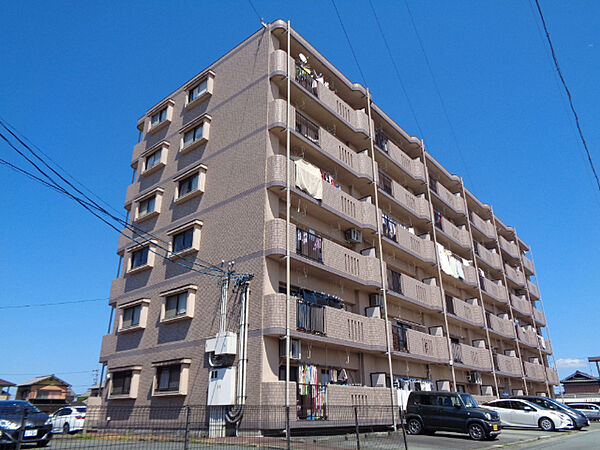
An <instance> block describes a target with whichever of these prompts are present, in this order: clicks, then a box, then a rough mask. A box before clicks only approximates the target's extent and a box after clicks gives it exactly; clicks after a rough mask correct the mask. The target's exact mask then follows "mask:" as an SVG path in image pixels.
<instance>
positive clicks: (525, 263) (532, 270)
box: [521, 255, 535, 275]
mask: <svg viewBox="0 0 600 450" xmlns="http://www.w3.org/2000/svg"><path fill="white" fill-rule="evenodd" d="M521 256H522V258H521V261H523V267H524V268H525V272H527V273H528V275H533V274H534V273H535V268H534V267H533V261H531V260H530V259H529V258H528V257H527V256H525V255H521Z"/></svg>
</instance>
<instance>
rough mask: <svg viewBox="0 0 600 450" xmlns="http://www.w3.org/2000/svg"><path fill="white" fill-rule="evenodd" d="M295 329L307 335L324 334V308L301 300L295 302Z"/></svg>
mask: <svg viewBox="0 0 600 450" xmlns="http://www.w3.org/2000/svg"><path fill="white" fill-rule="evenodd" d="M296 305H297V307H296V327H297V328H298V330H301V331H306V332H308V333H315V334H323V335H324V334H325V307H324V306H321V305H314V304H312V303H308V302H306V301H303V300H297V302H296Z"/></svg>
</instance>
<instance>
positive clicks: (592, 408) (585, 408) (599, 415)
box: [567, 403, 600, 420]
mask: <svg viewBox="0 0 600 450" xmlns="http://www.w3.org/2000/svg"><path fill="white" fill-rule="evenodd" d="M567 406H569V407H571V408H573V409H576V410H577V411H579V412H580V413H583V414H585V415H586V416H587V418H588V419H590V420H600V406H598V405H594V404H593V403H569V404H568V405H567Z"/></svg>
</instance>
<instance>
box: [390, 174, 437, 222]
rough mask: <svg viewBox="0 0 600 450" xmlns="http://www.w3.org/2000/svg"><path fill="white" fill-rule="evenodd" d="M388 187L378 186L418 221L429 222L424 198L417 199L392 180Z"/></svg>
mask: <svg viewBox="0 0 600 450" xmlns="http://www.w3.org/2000/svg"><path fill="white" fill-rule="evenodd" d="M390 182H391V183H390V185H389V187H391V189H389V188H388V185H385V186H383V185H381V184H380V185H379V188H380V190H382V191H383V192H385V193H386V194H388V195H389V196H390V197H392V198H393V199H394V200H396V202H397V203H399V204H400V206H401V207H402V208H403V209H404V210H405V211H407V212H409V213H411V214H413V215H414V216H416V217H417V218H419V219H424V220H430V217H431V216H430V213H429V203H428V202H427V200H426V199H425V198H424V197H417V196H416V195H414V194H412V193H411V192H410V191H408V190H407V189H405V188H404V187H402V186H401V185H400V184H399V183H397V182H396V181H394V180H390Z"/></svg>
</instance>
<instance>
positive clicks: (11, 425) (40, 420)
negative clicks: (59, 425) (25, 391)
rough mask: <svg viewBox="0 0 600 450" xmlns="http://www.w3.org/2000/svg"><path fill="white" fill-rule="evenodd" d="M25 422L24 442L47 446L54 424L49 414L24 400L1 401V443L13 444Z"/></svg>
mask: <svg viewBox="0 0 600 450" xmlns="http://www.w3.org/2000/svg"><path fill="white" fill-rule="evenodd" d="M23 413H25V423H24V425H25V426H24V428H23V439H22V442H23V443H26V444H36V445H37V446H38V447H45V446H46V445H48V443H49V442H50V439H51V438H52V425H50V417H49V416H48V414H46V413H44V412H41V411H40V410H39V409H37V408H36V407H35V406H33V405H32V404H31V403H29V402H26V401H23V400H2V401H0V445H2V446H4V445H9V446H13V445H15V444H16V442H17V441H18V439H19V433H20V432H21V427H22V425H23Z"/></svg>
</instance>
